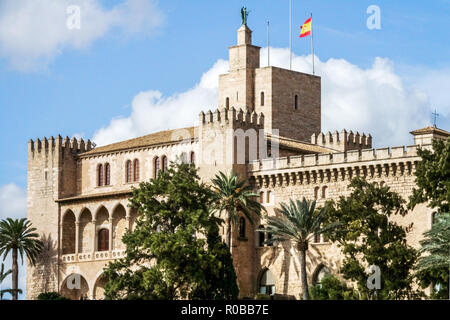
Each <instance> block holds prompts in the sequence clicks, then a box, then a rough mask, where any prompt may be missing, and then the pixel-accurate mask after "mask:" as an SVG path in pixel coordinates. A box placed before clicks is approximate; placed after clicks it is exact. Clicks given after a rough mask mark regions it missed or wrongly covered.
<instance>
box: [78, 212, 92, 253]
mask: <svg viewBox="0 0 450 320" xmlns="http://www.w3.org/2000/svg"><path fill="white" fill-rule="evenodd" d="M79 223H80V226H79V243H78V252H79V253H85V252H92V250H93V248H92V243H93V242H92V228H93V227H92V226H93V222H92V214H91V211H90V210H89V209H87V208H84V209H83V210H82V211H81V213H80V218H79Z"/></svg>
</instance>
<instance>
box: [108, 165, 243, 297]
mask: <svg viewBox="0 0 450 320" xmlns="http://www.w3.org/2000/svg"><path fill="white" fill-rule="evenodd" d="M199 181H200V180H199V177H198V175H197V172H196V169H195V168H194V166H192V165H187V164H181V163H178V164H174V163H171V165H170V167H169V168H168V170H167V171H165V172H160V173H159V175H158V177H157V178H156V179H152V180H151V181H150V182H144V183H141V184H140V186H139V188H137V189H133V196H132V198H131V199H130V202H131V206H132V207H134V208H136V209H137V210H138V212H139V213H140V217H139V218H138V220H137V225H136V228H135V230H133V231H132V232H130V231H128V232H127V233H126V234H125V236H124V237H123V242H124V244H125V245H126V256H125V257H124V258H122V259H120V260H117V261H115V262H111V263H110V264H109V266H108V268H107V269H106V270H105V276H106V278H107V279H108V283H107V284H106V288H105V295H106V297H107V298H108V299H167V300H172V299H235V298H237V296H238V287H237V284H236V275H235V272H234V268H233V262H232V257H231V254H230V251H229V249H228V247H227V246H226V245H225V244H224V243H223V242H222V241H221V238H220V236H219V225H220V223H221V222H222V221H221V220H220V219H219V218H217V217H216V216H215V215H214V214H212V212H211V210H210V208H211V207H212V204H213V201H214V194H213V192H212V191H211V190H210V189H209V188H208V187H207V186H206V185H204V184H203V183H200V182H199Z"/></svg>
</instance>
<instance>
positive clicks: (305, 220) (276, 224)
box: [257, 198, 338, 300]
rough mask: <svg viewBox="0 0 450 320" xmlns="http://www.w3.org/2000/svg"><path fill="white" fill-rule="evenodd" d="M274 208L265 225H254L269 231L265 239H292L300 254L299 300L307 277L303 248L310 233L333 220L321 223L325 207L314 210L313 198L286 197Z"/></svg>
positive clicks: (306, 292) (306, 294)
mask: <svg viewBox="0 0 450 320" xmlns="http://www.w3.org/2000/svg"><path fill="white" fill-rule="evenodd" d="M280 206H281V209H280V210H278V212H279V213H280V216H275V217H273V216H270V217H267V226H266V227H265V228H264V229H258V230H257V231H259V232H267V233H270V234H271V235H272V237H271V238H269V240H267V241H266V242H267V243H273V242H277V241H278V242H283V241H293V242H294V244H295V246H296V249H297V251H298V252H299V254H300V256H299V258H300V280H301V284H302V297H303V300H308V299H309V290H308V280H307V277H306V251H308V245H309V241H310V240H311V238H313V237H314V235H320V234H322V233H325V232H328V231H331V230H333V229H334V228H336V227H337V225H338V224H337V223H335V222H332V223H329V224H328V225H323V222H324V221H325V217H326V209H325V208H321V209H320V210H316V202H315V201H312V202H311V201H307V200H306V199H305V198H303V201H300V200H297V201H295V202H294V201H293V200H292V199H291V200H290V201H289V204H286V203H281V204H280Z"/></svg>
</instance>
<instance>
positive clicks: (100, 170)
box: [97, 164, 103, 187]
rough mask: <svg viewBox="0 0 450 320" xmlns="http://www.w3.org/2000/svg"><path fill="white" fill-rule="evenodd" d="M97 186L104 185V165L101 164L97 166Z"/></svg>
mask: <svg viewBox="0 0 450 320" xmlns="http://www.w3.org/2000/svg"><path fill="white" fill-rule="evenodd" d="M97 175H98V178H97V186H99V187H101V186H102V185H103V165H102V164H99V165H98V167H97Z"/></svg>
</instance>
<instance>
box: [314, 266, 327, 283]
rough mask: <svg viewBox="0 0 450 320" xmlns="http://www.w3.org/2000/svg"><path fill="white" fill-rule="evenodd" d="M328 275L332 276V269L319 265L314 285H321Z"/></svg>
mask: <svg viewBox="0 0 450 320" xmlns="http://www.w3.org/2000/svg"><path fill="white" fill-rule="evenodd" d="M328 274H331V271H330V269H329V268H328V267H327V266H326V265H325V264H323V263H321V264H319V265H318V266H317V267H316V270H314V272H313V276H312V285H316V284H318V283H320V281H321V280H322V279H323V277H324V276H326V275H328Z"/></svg>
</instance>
